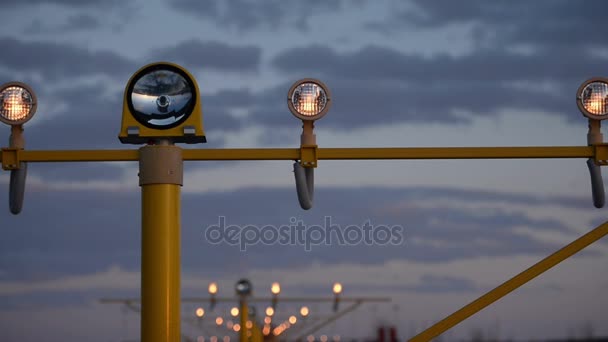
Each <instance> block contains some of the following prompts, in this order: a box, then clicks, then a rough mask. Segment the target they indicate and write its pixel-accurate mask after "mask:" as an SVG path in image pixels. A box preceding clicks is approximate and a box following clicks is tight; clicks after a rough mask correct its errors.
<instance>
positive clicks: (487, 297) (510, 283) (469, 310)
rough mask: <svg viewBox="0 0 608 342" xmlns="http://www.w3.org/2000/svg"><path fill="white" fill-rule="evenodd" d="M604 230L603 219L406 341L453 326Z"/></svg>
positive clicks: (422, 340) (422, 341)
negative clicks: (587, 231) (555, 250)
mask: <svg viewBox="0 0 608 342" xmlns="http://www.w3.org/2000/svg"><path fill="white" fill-rule="evenodd" d="M607 234H608V222H604V223H603V224H602V225H600V226H598V227H596V228H595V229H593V230H592V231H590V232H589V233H587V234H585V235H583V236H581V237H580V238H578V239H576V240H574V241H573V242H572V243H570V244H568V245H567V246H565V247H564V248H562V249H560V250H559V251H557V252H555V253H553V254H551V255H549V256H548V257H546V258H544V259H543V260H541V261H539V262H538V263H536V264H534V266H532V267H530V268H528V269H527V270H525V271H523V272H521V273H520V274H518V275H516V276H515V277H513V278H511V279H509V280H507V281H506V282H504V283H503V284H502V285H500V286H498V287H496V288H495V289H493V290H492V291H490V292H488V293H486V294H484V295H483V296H481V297H479V298H478V299H476V300H474V301H473V302H471V303H469V304H468V305H466V306H464V307H463V308H462V309H460V310H458V311H456V312H454V313H453V314H451V315H450V316H448V317H446V318H444V319H443V320H441V321H439V322H437V323H435V324H434V325H433V326H431V327H430V328H428V329H426V330H425V331H423V332H421V333H420V334H418V335H416V336H414V337H413V338H412V339H410V340H409V342H427V341H430V340H431V339H433V338H435V337H437V336H439V335H441V334H443V333H444V332H446V331H447V330H448V329H451V328H452V327H454V326H455V325H456V324H458V323H460V322H462V321H464V320H465V319H467V318H469V317H471V316H473V315H474V314H476V313H477V312H479V311H481V310H483V309H484V308H485V307H487V306H488V305H490V304H492V303H494V302H495V301H497V300H499V299H501V298H502V297H504V296H506V295H508V294H509V293H511V292H512V291H514V290H516V289H517V288H519V287H520V286H522V285H524V284H526V283H527V282H529V281H530V280H532V279H534V278H536V277H537V276H539V275H541V274H542V273H544V272H546V271H547V270H549V269H550V268H552V267H553V266H555V265H557V264H559V263H560V262H562V261H564V260H566V259H568V258H569V257H571V256H573V255H574V254H576V253H578V252H580V251H581V250H582V249H584V248H585V247H587V246H589V245H591V244H592V243H594V242H596V241H597V240H599V239H601V238H602V237H604V236H605V235H607Z"/></svg>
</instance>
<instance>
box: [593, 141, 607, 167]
mask: <svg viewBox="0 0 608 342" xmlns="http://www.w3.org/2000/svg"><path fill="white" fill-rule="evenodd" d="M593 147H594V148H595V151H594V152H595V153H594V160H595V164H596V165H602V166H603V165H608V144H606V143H602V144H596V145H593Z"/></svg>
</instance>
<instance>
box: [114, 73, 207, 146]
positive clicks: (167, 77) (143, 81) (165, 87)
mask: <svg viewBox="0 0 608 342" xmlns="http://www.w3.org/2000/svg"><path fill="white" fill-rule="evenodd" d="M202 121H203V118H202V105H201V99H200V92H199V88H198V84H197V83H196V80H195V79H194V77H193V76H192V75H191V74H190V73H189V72H188V71H187V70H186V69H185V68H183V67H181V66H179V65H177V64H174V63H169V62H158V63H152V64H148V65H146V66H144V67H142V68H141V69H139V70H137V71H136V72H135V74H133V76H132V77H131V78H130V79H129V82H128V83H127V86H126V88H125V93H124V98H123V109H122V125H121V129H120V134H119V135H118V138H119V139H120V141H121V142H122V143H123V144H145V143H149V142H150V141H154V140H158V139H168V140H170V141H172V142H174V143H186V144H196V143H204V142H207V139H206V137H205V133H204V131H203V122H202Z"/></svg>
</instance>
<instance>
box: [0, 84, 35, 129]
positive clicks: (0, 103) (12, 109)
mask: <svg viewBox="0 0 608 342" xmlns="http://www.w3.org/2000/svg"><path fill="white" fill-rule="evenodd" d="M33 106H34V99H33V98H32V94H30V92H29V91H28V90H27V89H25V88H22V87H19V86H10V87H7V88H5V89H4V90H3V91H2V92H1V93H0V115H2V117H3V118H4V119H6V120H8V121H14V122H18V121H22V120H24V119H26V118H27V117H28V116H29V115H30V113H31V112H32V107H33Z"/></svg>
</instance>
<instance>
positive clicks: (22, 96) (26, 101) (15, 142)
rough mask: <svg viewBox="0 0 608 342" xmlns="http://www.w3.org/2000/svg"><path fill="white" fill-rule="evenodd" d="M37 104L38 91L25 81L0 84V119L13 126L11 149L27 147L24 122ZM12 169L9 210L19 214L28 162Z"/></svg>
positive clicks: (31, 114) (31, 115)
mask: <svg viewBox="0 0 608 342" xmlns="http://www.w3.org/2000/svg"><path fill="white" fill-rule="evenodd" d="M37 104H38V102H37V99H36V93H35V92H34V90H32V88H30V86H28V85H27V84H25V83H21V82H8V83H5V84H3V85H1V86H0V121H1V122H3V123H5V124H7V125H9V126H11V135H10V138H9V147H10V148H11V149H13V150H20V149H23V148H25V138H24V136H23V124H24V123H26V122H27V121H29V120H30V119H31V118H32V117H33V116H34V114H35V113H36V107H37ZM10 170H11V175H10V183H9V195H8V196H9V210H10V212H11V213H12V214H14V215H17V214H19V213H21V209H22V208H23V198H24V197H25V180H26V178H27V163H25V162H20V163H19V165H12V166H11V168H10Z"/></svg>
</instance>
